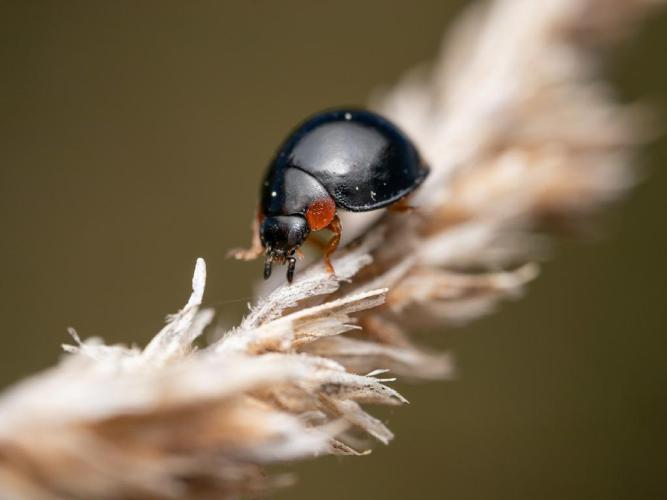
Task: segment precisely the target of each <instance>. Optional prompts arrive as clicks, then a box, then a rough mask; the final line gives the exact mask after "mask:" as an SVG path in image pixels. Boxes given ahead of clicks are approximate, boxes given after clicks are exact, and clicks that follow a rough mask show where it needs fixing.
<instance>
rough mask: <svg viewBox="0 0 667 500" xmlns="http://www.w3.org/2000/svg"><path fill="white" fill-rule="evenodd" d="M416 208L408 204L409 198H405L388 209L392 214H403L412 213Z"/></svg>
mask: <svg viewBox="0 0 667 500" xmlns="http://www.w3.org/2000/svg"><path fill="white" fill-rule="evenodd" d="M416 208H417V207H415V206H414V205H410V203H408V197H407V196H404V197H403V198H401V199H400V200H398V201H397V202H396V203H394V204H393V205H389V207H387V209H388V210H389V211H390V212H401V213H403V212H412V211H413V210H415V209H416Z"/></svg>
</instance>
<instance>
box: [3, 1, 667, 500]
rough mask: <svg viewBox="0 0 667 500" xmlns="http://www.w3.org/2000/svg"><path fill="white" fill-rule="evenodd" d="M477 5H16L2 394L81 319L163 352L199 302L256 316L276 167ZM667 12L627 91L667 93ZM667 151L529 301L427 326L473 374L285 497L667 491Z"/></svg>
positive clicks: (7, 35)
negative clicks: (202, 296)
mask: <svg viewBox="0 0 667 500" xmlns="http://www.w3.org/2000/svg"><path fill="white" fill-rule="evenodd" d="M462 5H463V2H461V1H458V2H445V1H430V2H420V1H412V2H389V1H380V0H378V1H373V2H368V1H367V2H358V1H345V2H335V3H333V2H327V3H324V2H309V1H303V2H285V1H281V2H269V1H235V2H201V1H198V2H158V1H152V2H147V1H143V2H129V1H124V2H111V1H107V2H88V1H78V2H73V1H58V2H56V1H51V2H30V1H14V2H2V3H0V26H1V29H0V37H1V42H0V64H1V68H2V77H1V78H0V206H1V210H0V228H1V229H2V240H1V243H0V267H1V271H0V314H1V321H2V332H1V335H2V338H1V342H0V346H1V347H0V349H1V351H0V383H2V385H7V384H9V383H11V382H12V381H14V380H17V379H18V378H20V377H23V376H25V375H27V374H29V373H32V372H34V371H36V370H38V369H41V368H44V367H46V366H48V365H50V364H52V363H53V362H54V361H55V360H56V359H57V358H58V356H59V346H60V344H61V343H62V342H67V341H68V337H67V334H66V331H65V328H66V327H67V326H70V325H71V326H75V327H76V328H77V329H78V331H79V332H80V333H81V335H83V336H93V335H95V336H101V337H104V338H105V339H106V340H107V341H111V342H127V343H130V342H137V343H144V342H145V341H146V340H147V339H148V338H149V337H150V336H151V335H152V334H153V333H154V332H155V331H156V330H157V329H158V328H159V327H160V325H161V324H162V320H163V318H164V316H165V314H166V313H169V312H174V311H176V310H177V309H178V308H179V307H181V306H182V304H183V303H184V301H185V299H186V297H187V295H188V293H189V287H190V284H189V281H190V277H191V273H192V269H193V266H194V261H195V258H196V257H197V256H203V257H205V258H206V260H207V262H208V266H209V285H208V289H207V301H208V303H210V304H214V305H216V306H217V307H218V310H219V312H220V315H221V318H222V321H223V322H224V323H227V324H233V323H234V322H236V321H237V320H238V319H239V317H240V315H241V314H243V312H244V310H245V307H246V306H245V304H246V302H247V301H248V299H249V297H250V295H251V293H252V283H253V282H254V281H255V280H257V279H258V278H259V275H260V269H259V268H258V265H257V264H244V263H237V262H233V261H229V260H226V259H225V258H224V253H225V250H226V249H228V248H230V247H232V246H236V245H239V244H244V243H246V242H247V241H248V238H249V230H248V224H249V222H250V220H251V217H252V212H253V209H254V205H255V201H256V192H257V189H258V183H259V178H260V176H261V173H262V171H263V169H264V168H265V165H266V163H267V160H268V159H269V157H270V156H271V154H272V153H273V150H274V148H275V147H276V146H277V144H278V143H279V141H280V140H281V139H282V138H283V136H284V134H285V133H286V132H287V131H288V130H289V129H290V128H291V127H292V126H293V125H294V124H295V122H296V121H297V120H300V119H301V118H302V117H304V116H305V115H307V114H309V113H311V112H313V111H315V110H318V109H319V108H325V107H330V106H332V105H337V104H363V103H364V102H365V100H366V97H367V95H368V94H369V93H370V92H371V91H372V90H374V89H375V88H377V87H378V86H379V85H385V84H390V83H391V82H394V81H395V80H396V79H397V78H398V77H399V76H400V75H401V74H402V73H403V72H404V71H405V70H406V69H409V68H411V67H412V66H413V65H415V64H416V63H420V62H424V61H428V60H429V59H431V58H432V57H433V55H434V54H435V52H436V50H437V46H438V44H439V41H440V38H441V35H442V32H443V30H444V29H445V28H446V26H447V25H448V23H449V22H451V19H452V16H453V15H454V14H455V13H456V12H458V11H460V9H461V6H462ZM665 50H667V18H666V17H659V16H658V17H654V18H652V19H650V20H649V21H648V22H647V23H646V24H645V26H644V30H643V31H642V32H641V33H640V34H639V36H638V37H637V38H636V39H634V40H633V41H632V42H631V43H629V44H628V45H626V46H625V47H623V48H622V49H620V50H618V51H616V52H615V53H614V54H613V58H612V61H611V62H612V64H611V66H610V68H609V76H610V78H611V79H612V80H613V81H614V82H615V83H616V85H617V88H618V92H619V95H620V97H621V98H622V99H623V100H633V99H635V98H637V97H643V96H646V97H648V98H649V99H650V102H651V103H652V105H653V106H654V108H655V110H656V111H657V112H658V113H659V114H663V113H662V111H661V106H662V102H664V101H665V97H667V67H666V66H665V56H664V54H665ZM666 159H667V142H665V140H661V141H658V142H657V143H656V144H654V145H653V146H651V147H649V148H647V149H646V151H645V154H644V163H645V165H646V167H647V169H646V170H647V172H648V173H649V176H648V180H647V181H646V182H645V183H643V184H642V185H641V186H640V187H639V188H638V189H637V190H636V191H635V192H634V194H633V196H632V197H631V198H630V199H629V201H627V202H625V203H623V204H622V205H620V206H618V207H616V208H615V209H614V210H612V211H611V212H610V214H608V215H607V216H606V217H605V218H604V220H603V224H602V225H600V226H598V227H600V228H601V231H599V237H596V238H594V239H593V240H592V241H588V242H573V241H564V242H560V243H559V244H558V246H557V247H556V252H555V256H556V257H557V258H555V259H554V260H553V261H552V262H550V263H548V264H547V265H546V266H545V268H544V273H543V276H542V277H541V278H540V279H539V280H538V281H537V282H536V283H534V284H533V285H531V287H530V293H529V294H528V295H527V297H526V298H524V299H523V300H522V301H518V302H514V303H510V304H505V305H503V307H502V308H501V310H500V311H499V312H498V313H497V314H495V315H493V316H490V317H488V318H486V319H484V320H482V321H479V322H477V323H475V324H474V325H472V326H469V327H466V328H463V329H458V330H448V331H446V332H441V333H440V334H439V335H437V336H429V337H426V336H425V335H424V334H422V337H423V338H424V340H428V341H429V342H430V343H431V344H432V345H435V346H437V347H439V348H442V349H451V350H452V351H453V352H454V353H455V354H456V358H457V361H458V366H459V370H460V374H459V379H458V380H457V381H455V382H447V383H429V384H421V385H407V384H399V388H400V389H401V391H402V392H403V393H404V394H405V395H406V396H407V397H408V399H410V401H411V403H412V404H411V405H410V406H408V407H405V408H398V409H395V410H391V411H387V410H385V409H379V410H378V412H379V414H380V415H382V416H383V418H386V419H387V421H388V422H389V424H390V426H391V428H392V429H393V430H394V431H395V432H396V436H397V437H396V439H395V441H394V442H393V443H392V444H391V446H389V447H382V446H381V445H378V446H377V447H376V449H375V452H374V453H373V454H372V455H371V456H370V457H366V458H345V459H336V458H326V459H319V460H316V461H312V462H307V463H304V464H300V465H298V466H297V467H295V470H296V471H297V472H298V474H299V477H300V480H299V483H298V485H297V486H296V487H294V488H292V489H288V490H284V491H282V492H280V493H279V494H278V495H277V497H278V498H283V499H311V498H318V499H320V500H326V499H334V498H335V499H338V498H341V497H344V498H346V499H348V500H352V499H355V498H359V499H368V498H382V499H398V498H405V497H408V496H410V497H412V498H449V499H457V500H462V499H491V498H492V499H536V498H539V499H563V498H568V499H600V498H609V499H635V498H641V499H654V498H667V478H666V477H665V472H667V457H666V454H667V446H666V445H667V439H666V436H667V432H665V429H664V426H665V422H666V417H667V404H666V402H665V386H666V384H667V367H666V366H665V354H666V353H665V348H666V347H667V342H666V341H665V338H664V336H665V319H666V316H667V314H666V313H665V310H666V304H665V292H666V289H665V282H666V278H667V272H666V271H667V265H666V264H665V258H666V257H667V238H666V236H665V229H666V228H665V208H667V204H666V203H665V196H666V195H667V175H666V173H665V171H664V169H663V163H664V162H665V160H666Z"/></svg>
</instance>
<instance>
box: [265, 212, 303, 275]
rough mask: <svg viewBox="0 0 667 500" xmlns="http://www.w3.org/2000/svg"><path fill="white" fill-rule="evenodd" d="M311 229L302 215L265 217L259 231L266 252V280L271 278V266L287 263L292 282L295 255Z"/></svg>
mask: <svg viewBox="0 0 667 500" xmlns="http://www.w3.org/2000/svg"><path fill="white" fill-rule="evenodd" d="M309 233H310V228H309V227H308V223H307V222H306V219H305V218H303V217H301V216H300V215H275V216H270V217H265V218H264V221H263V222H262V226H261V227H260V230H259V236H260V238H261V240H262V245H263V246H264V248H265V250H266V260H265V261H264V279H268V278H269V276H271V266H272V264H273V263H274V262H276V263H278V264H285V263H287V281H289V282H290V283H291V282H292V278H293V277H294V267H295V266H296V257H295V256H294V253H295V252H296V250H297V248H299V247H300V246H301V244H302V243H303V242H304V240H305V239H306V238H307V237H308V234H309Z"/></svg>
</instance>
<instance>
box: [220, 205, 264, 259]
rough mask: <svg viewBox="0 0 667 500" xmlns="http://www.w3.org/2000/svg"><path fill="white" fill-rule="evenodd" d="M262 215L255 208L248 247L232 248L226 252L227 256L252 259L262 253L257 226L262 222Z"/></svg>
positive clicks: (262, 248)
mask: <svg viewBox="0 0 667 500" xmlns="http://www.w3.org/2000/svg"><path fill="white" fill-rule="evenodd" d="M263 218H264V216H263V215H262V213H261V211H260V210H259V207H258V208H257V215H256V216H255V220H254V221H253V224H252V243H251V245H250V248H233V249H231V250H230V251H229V252H227V257H234V258H235V259H237V260H253V259H256V258H257V257H259V256H260V255H262V254H263V253H264V247H263V246H262V240H261V239H260V238H259V226H260V225H261V224H262V219H263Z"/></svg>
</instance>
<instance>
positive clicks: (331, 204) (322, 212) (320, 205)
mask: <svg viewBox="0 0 667 500" xmlns="http://www.w3.org/2000/svg"><path fill="white" fill-rule="evenodd" d="M335 215H336V202H335V201H334V200H333V198H320V199H319V200H315V201H314V202H312V203H311V204H310V205H308V208H307V209H306V220H307V221H308V225H309V226H310V230H311V231H319V230H320V229H324V228H325V227H327V226H328V225H329V224H331V221H332V220H333V218H334V217H335Z"/></svg>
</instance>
